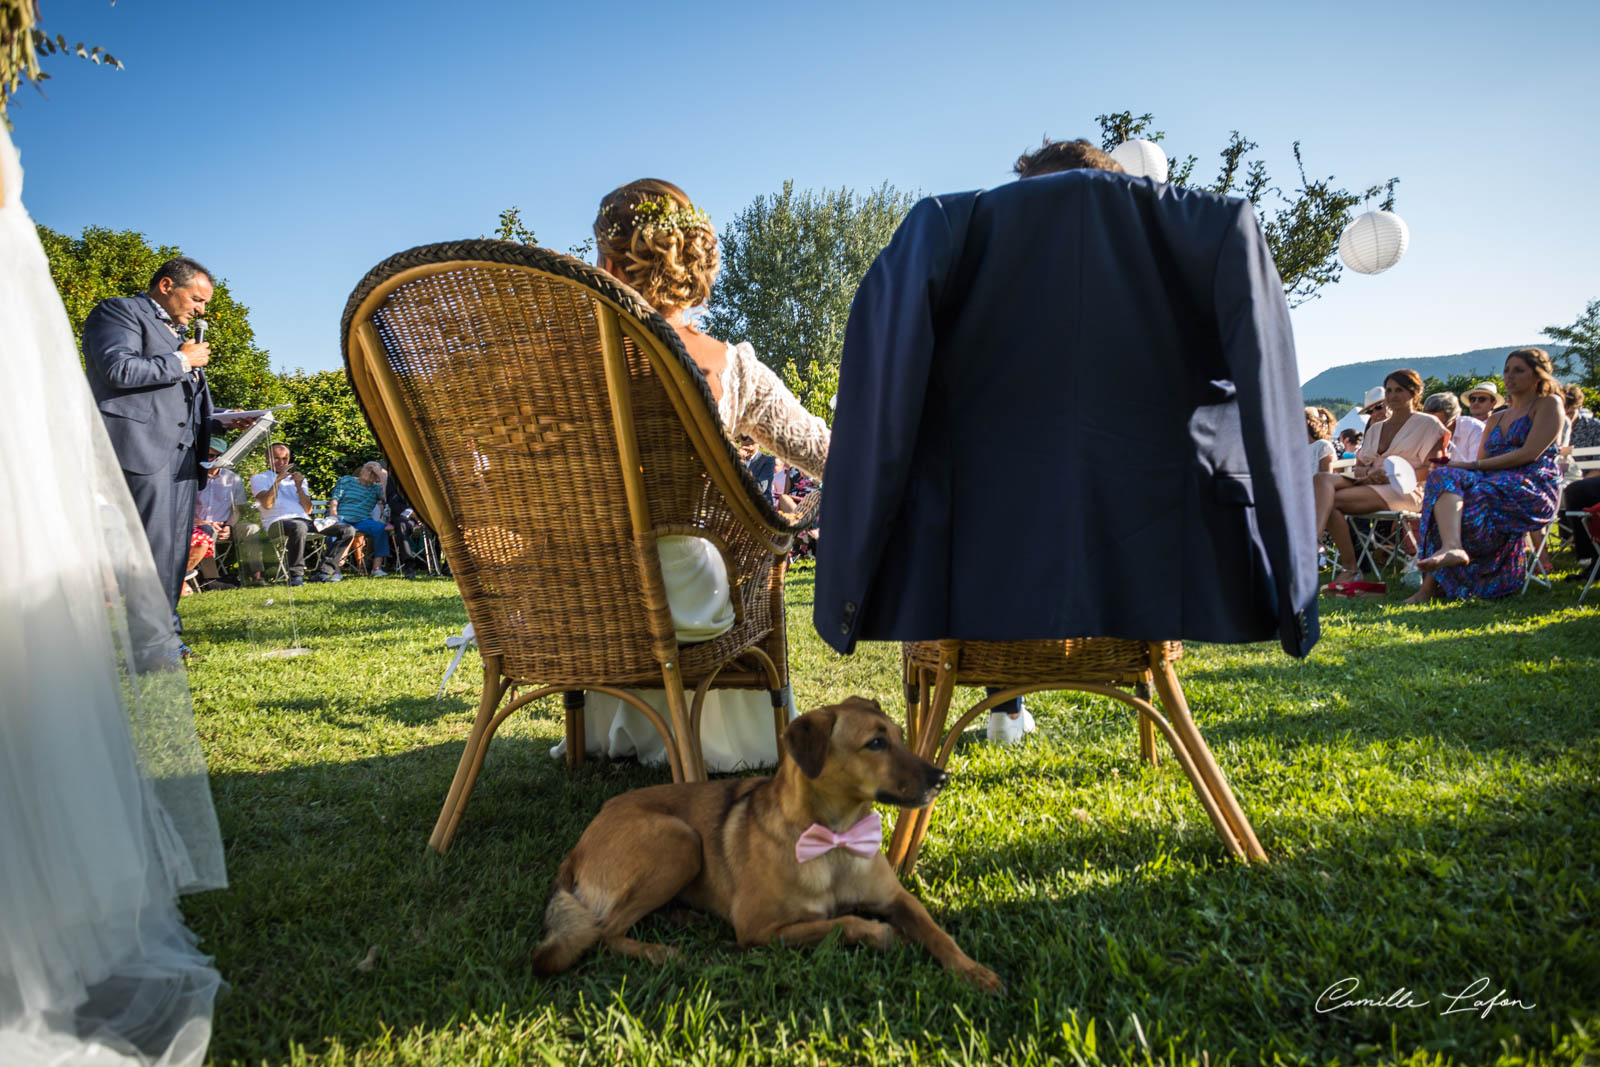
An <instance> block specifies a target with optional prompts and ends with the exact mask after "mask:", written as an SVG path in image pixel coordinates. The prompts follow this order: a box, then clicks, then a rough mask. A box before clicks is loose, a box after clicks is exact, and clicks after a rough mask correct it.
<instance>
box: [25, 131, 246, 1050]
mask: <svg viewBox="0 0 1600 1067" xmlns="http://www.w3.org/2000/svg"><path fill="white" fill-rule="evenodd" d="M21 192H22V170H21V166H20V164H19V162H18V159H17V155H16V151H15V149H14V148H13V147H12V145H11V139H10V137H9V136H8V135H7V133H6V131H5V129H4V127H3V125H0V366H4V367H5V374H6V385H5V388H4V389H3V390H0V546H3V548H0V604H3V605H4V610H0V1064H4V1065H6V1067H13V1065H31V1064H51V1065H78V1064H82V1065H98V1064H154V1065H160V1067H169V1065H178V1064H199V1063H201V1062H202V1061H203V1060H204V1058H205V1053H206V1046H207V1043H208V1042H209V1040H210V1035H211V1012H212V1001H213V999H214V998H215V996H216V994H217V991H218V989H219V987H220V985H221V979H220V977H219V976H218V974H217V972H216V970H215V969H214V968H213V967H212V966H211V963H210V960H209V958H208V957H206V956H204V955H202V954H201V953H200V952H199V951H198V950H197V949H196V947H195V944H196V939H195V937H194V935H193V934H191V933H190V932H189V930H188V929H187V928H186V927H185V926H184V923H183V916H182V915H181V914H180V912H179V911H178V905H177V895H178V894H179V893H183V892H190V891H194V890H200V889H211V888H218V887H221V886H224V885H225V884H226V882H227V878H226V875H225V873H224V868H223V857H222V841H221V837H220V835H219V834H218V831H217V821H216V814H215V812H214V811H213V809H212V806H211V791H210V783H209V781H208V780H207V777H206V765H205V759H204V757H203V755H202V754H201V751H200V745H199V741H198V739H197V738H196V737H195V732H194V721H193V710H192V708H191V706H190V701H189V688H188V680H187V678H186V677H185V675H184V672H183V670H182V667H181V664H180V663H178V662H177V661H176V659H175V656H174V654H173V649H172V646H171V636H170V630H171V625H170V617H171V609H170V607H169V606H168V604H167V600H166V596H165V594H164V593H163V591H162V590H161V588H160V585H159V583H158V580H157V578H156V572H155V564H154V563H153V561H152V560H151V557H150V549H149V546H148V544H147V542H146V541H145V537H144V530H143V528H142V527H141V525H140V523H139V518H138V513H137V512H136V511H135V510H134V506H133V501H132V498H131V497H130V496H129V495H128V491H127V487H126V485H125V484H124V482H123V479H122V472H121V469H120V468H119V466H118V464H117V461H116V457H115V455H114V453H113V452H112V449H111V443H110V440H109V439H108V438H107V437H106V433H105V428H104V426H103V425H102V424H101V421H100V415H99V412H98V411H97V409H96V408H95V405H94V403H93V401H92V399H91V398H90V395H89V390H88V386H87V383H86V382H85V379H84V376H83V370H82V368H81V366H80V365H79V362H78V352H77V347H76V345H75V344H74V343H73V338H72V333H71V330H70V328H69V326H68V324H67V317H66V313H65V311H64V310H63V308H62V305H61V300H60V298H59V296H58V295H57V294H56V290H55V287H54V285H53V284H52V283H51V280H50V274H49V268H48V265H47V262H46V260H45V255H44V250H43V249H42V248H41V246H40V244H39V239H38V236H37V233H36V232H35V230H34V227H33V223H32V221H31V220H30V219H29V218H28V215H27V212H26V211H24V210H23V207H22V201H21Z"/></svg>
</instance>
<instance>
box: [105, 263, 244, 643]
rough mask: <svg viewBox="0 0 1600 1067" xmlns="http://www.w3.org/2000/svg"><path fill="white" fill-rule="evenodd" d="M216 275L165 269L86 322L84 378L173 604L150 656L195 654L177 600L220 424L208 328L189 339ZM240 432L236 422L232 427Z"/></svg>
mask: <svg viewBox="0 0 1600 1067" xmlns="http://www.w3.org/2000/svg"><path fill="white" fill-rule="evenodd" d="M211 295H212V279H211V272H210V271H208V270H206V269H205V268H204V267H202V266H201V265H200V264H198V263H196V262H195V261H194V260H192V259H186V258H183V257H179V258H177V259H170V260H168V261H167V262H165V263H163V264H162V265H161V266H160V267H159V268H158V269H157V270H156V273H155V276H154V277H152V278H151V279H150V287H149V289H147V290H146V291H145V292H144V293H142V294H140V295H139V296H117V297H111V298H109V299H107V300H102V301H100V303H98V304H96V305H95V307H94V310H93V311H91V312H89V317H88V318H87V319H85V320H84V324H83V362H84V372H85V373H86V374H87V375H88V378H89V390H90V392H92V393H93V394H94V398H95V401H96V403H97V404H98V406H99V408H100V415H101V418H102V419H104V421H105V425H106V433H107V434H108V435H109V436H110V438H111V444H112V446H113V448H115V449H116V453H117V462H118V463H119V464H121V466H122V474H123V477H124V479H126V481H127V483H128V491H129V492H130V493H131V494H132V495H133V502H134V506H135V507H136V508H137V509H138V511H139V518H140V519H141V520H142V521H143V523H144V532H145V536H146V537H147V538H148V539H149V541H150V552H151V555H152V556H153V557H154V559H155V565H156V574H157V576H158V577H159V578H160V580H161V587H162V588H163V589H164V590H166V592H167V595H168V597H169V599H170V600H171V604H172V634H171V635H170V637H168V635H165V634H163V635H151V636H148V637H146V638H145V640H146V641H147V642H149V643H150V644H152V645H154V646H155V648H154V649H153V650H152V649H145V650H143V651H144V654H149V652H151V651H154V652H156V653H159V654H170V655H174V656H175V654H177V653H181V654H182V655H183V656H184V657H186V658H187V657H189V656H191V655H192V653H191V652H190V651H189V648H188V646H187V645H185V644H183V641H182V638H181V636H179V635H180V634H181V633H182V631H183V622H182V620H180V619H179V618H178V598H179V596H180V595H182V591H183V574H184V563H185V562H186V561H187V559H188V555H189V534H190V531H191V529H192V528H193V525H194V501H195V494H196V493H197V492H198V491H199V487H200V481H201V478H202V477H203V476H204V473H205V472H204V469H203V468H202V467H201V466H200V464H201V461H202V460H203V459H204V457H205V455H206V449H205V448H203V447H197V444H203V443H208V442H209V441H210V440H211V435H212V434H213V433H215V432H218V431H220V430H221V429H222V428H223V421H222V420H218V419H214V418H213V417H212V410H211V392H210V390H209V389H208V388H207V387H206V376H205V370H204V368H205V366H206V364H207V363H209V362H211V346H210V345H209V344H207V343H206V342H205V339H204V326H205V320H204V319H201V320H200V321H199V322H198V323H197V324H196V325H197V327H198V329H197V330H196V335H195V337H194V338H193V339H192V340H191V339H188V337H187V333H188V331H187V329H186V327H188V325H189V323H190V321H191V320H192V319H194V318H195V316H197V315H199V314H200V313H201V312H203V311H205V308H206V304H207V303H208V302H209V301H210V300H211ZM230 421H231V422H232V424H233V425H234V426H236V427H237V426H239V425H242V424H245V423H240V422H239V421H237V420H230Z"/></svg>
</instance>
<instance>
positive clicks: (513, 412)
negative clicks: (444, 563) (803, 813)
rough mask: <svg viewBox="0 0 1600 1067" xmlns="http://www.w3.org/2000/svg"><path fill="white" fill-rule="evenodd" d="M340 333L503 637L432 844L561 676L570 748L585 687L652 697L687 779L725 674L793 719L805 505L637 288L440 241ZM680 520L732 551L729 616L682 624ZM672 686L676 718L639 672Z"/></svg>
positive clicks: (399, 453)
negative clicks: (736, 436) (669, 555)
mask: <svg viewBox="0 0 1600 1067" xmlns="http://www.w3.org/2000/svg"><path fill="white" fill-rule="evenodd" d="M341 336H342V338H343V344H344V355H345V365H346V368H347V370H348V372H349V375H350V382H351V385H352V387H353V388H354V389H355V393H356V396H357V398H358V399H359V400H360V402H361V406H362V409H363V410H364V411H365V412H366V416H367V419H368V421H369V422H370V423H371V425H372V430H373V433H374V434H375V436H376V437H377V439H378V442H379V444H380V445H381V446H382V448H383V451H384V453H385V455H387V456H388V457H389V460H390V464H391V467H392V469H393V472H394V476H395V477H398V478H399V479H400V484H401V485H402V486H403V487H404V489H405V491H406V493H407V495H408V496H409V497H410V499H411V501H412V504H413V506H414V507H415V508H416V510H417V512H418V513H419V514H420V515H421V516H422V519H423V521H424V522H426V523H427V525H428V527H429V528H430V529H432V530H434V531H436V532H437V533H438V536H439V538H440V540H441V542H442V543H443V545H444V551H445V554H446V555H447V556H448V558H449V560H450V566H451V571H452V573H453V575H454V576H455V579H456V583H457V585H458V586H459V587H460V589H461V596H462V599H463V600H464V601H465V602H466V607H467V616H468V617H469V618H470V619H471V621H472V625H473V628H474V630H475V631H476V634H477V640H478V644H479V648H480V650H481V652H482V655H483V698H482V700H481V702H480V704H479V707H478V714H477V719H476V721H475V722H474V723H473V726H472V732H471V735H470V736H469V738H468V740H467V746H466V750H465V751H464V752H463V753H462V756H461V762H460V765H459V767H458V768H457V770H456V775H455V780H454V781H453V782H452V783H451V785H450V791H449V794H448V796H447V797H446V799H445V803H444V808H443V810H442V811H441V812H440V813H439V820H438V824H437V825H436V826H435V827H434V831H433V836H432V838H431V840H430V841H429V845H430V847H432V848H434V849H436V850H438V851H440V852H443V851H444V850H445V849H446V848H448V847H449V844H450V841H451V839H452V838H453V837H454V836H455V831H456V827H457V825H458V824H459V822H460V820H461V813H462V810H463V809H464V807H465V806H466V802H467V798H468V796H469V795H470V794H471V792H472V788H473V785H474V783H475V782H476V779H477V776H478V771H479V769H480V768H481V767H482V765H483V758H484V750H485V748H486V746H487V745H488V742H489V739H490V738H491V737H492V736H493V734H494V732H495V730H496V728H497V727H498V726H499V725H500V723H502V722H503V721H505V719H506V717H507V716H509V715H510V714H511V713H512V712H514V711H516V710H517V709H518V708H520V707H522V706H523V705H525V704H527V703H529V702H530V701H533V700H537V699H539V698H541V697H543V696H546V695H548V694H551V693H555V692H561V693H563V694H565V704H566V727H567V760H568V762H569V764H571V765H577V764H578V763H581V762H582V760H583V753H584V737H583V713H582V712H583V692H584V691H585V690H589V691H595V692H603V693H609V694H611V695H613V696H616V697H618V698H620V699H622V700H624V701H626V702H627V703H628V704H630V705H631V706H632V707H634V708H636V709H637V710H638V711H639V712H640V713H641V714H643V715H645V716H646V717H647V718H648V719H649V720H650V722H651V723H653V724H654V726H655V728H656V729H657V730H658V731H659V732H660V733H661V735H662V737H663V739H664V740H665V741H666V744H667V754H668V758H669V760H670V763H671V767H672V776H673V778H674V779H675V780H678V781H694V780H699V779H703V778H704V777H705V776H706V771H705V763H704V760H703V758H702V756H701V752H700V744H699V721H700V713H701V709H702V707H703V704H704V701H705V697H706V694H707V692H709V691H710V690H711V689H712V688H718V689H747V690H749V689H755V690H768V691H770V692H771V694H772V703H773V726H774V729H775V730H777V731H779V733H780V737H781V730H782V727H783V710H782V709H783V708H784V707H786V706H787V699H786V698H787V694H786V692H785V690H786V687H787V686H788V664H787V658H788V657H787V647H786V644H785V635H784V607H783V575H784V561H785V558H786V555H787V553H788V551H789V547H790V543H791V540H792V535H793V534H794V532H795V531H796V529H798V528H801V526H803V523H802V524H798V525H797V524H791V523H789V522H786V521H785V520H784V519H782V518H781V517H780V516H779V515H778V513H777V512H776V511H775V510H774V509H773V508H772V506H771V504H770V503H769V502H768V501H767V500H766V499H765V497H764V496H763V495H762V494H761V492H760V491H759V489H758V488H757V487H756V485H755V483H754V481H753V480H752V479H751V478H750V475H749V473H748V472H747V471H746V470H745V469H744V465H743V464H742V463H741V462H740V461H739V457H738V455H737V453H736V452H735V451H734V449H733V445H732V444H731V443H730V442H729V441H728V439H727V437H726V436H725V435H724V433H723V429H722V426H721V425H720V423H719V421H718V419H717V414H716V407H715V405H714V404H713V402H712V399H711V393H710V391H709V389H708V387H707V385H706V381H705V378H704V377H703V376H702V375H701V373H700V371H699V368H697V367H696V366H695V364H694V362H693V361H692V360H691V359H690V358H689V357H688V355H687V353H685V351H684V349H683V346H682V344H681V342H680V341H679V339H678V336H677V334H676V333H675V332H674V331H673V329H672V327H670V326H669V325H667V323H666V321H665V320H663V319H662V318H661V316H660V315H658V314H656V312H655V311H654V310H653V309H652V308H651V307H650V306H649V305H648V304H647V303H645V301H644V300H643V299H642V298H640V297H639V295H638V294H637V293H635V292H634V291H633V290H632V289H630V288H628V287H627V286H626V285H624V284H622V283H621V282H619V281H617V280H616V279H615V278H613V277H611V276H610V275H608V274H605V273H603V272H601V271H599V270H597V269H595V268H593V267H590V266H587V265H585V264H583V263H580V262H578V261H577V260H575V259H572V258H570V257H568V256H563V255H558V254H556V253H553V252H549V251H546V250H544V249H539V248H531V247H528V246H524V245H518V244H511V243H508V242H503V241H460V242H452V243H448V244H438V245H427V246H423V247H420V248H414V249H411V250H410V251H408V252H402V253H400V254H399V255H396V256H392V257H390V258H389V259H387V260H385V261H384V262H382V263H380V264H379V265H378V266H377V267H375V268H373V270H372V271H371V272H370V273H369V274H368V275H367V276H366V277H365V278H364V279H362V281H361V284H360V285H358V286H357V287H356V290H355V292H354V293H352V294H351V296H350V300H349V303H348V304H347V305H346V307H345V313H344V323H343V330H342V334H341ZM667 535H689V536H697V537H703V538H706V539H707V540H709V541H710V542H711V543H712V544H714V545H715V546H716V548H717V549H718V550H719V551H720V552H721V553H722V556H723V558H724V561H725V563H726V564H727V570H728V575H729V579H730V585H731V586H732V590H731V592H732V599H733V607H734V613H735V623H734V626H733V629H731V630H730V631H728V632H727V633H725V634H723V635H721V636H719V637H717V638H715V639H713V640H710V641H706V642H703V643H700V644H695V645H686V646H683V647H680V646H679V644H678V642H677V639H676V637H675V635H674V632H673V623H672V617H671V614H670V612H669V610H668V605H667V599H666V593H665V588H664V586H663V582H662V575H661V567H660V562H659V559H658V556H657V553H656V541H657V539H658V538H660V537H663V536H667ZM524 687H531V688H528V689H525V690H524ZM656 687H661V688H664V689H665V690H666V694H667V704H668V716H667V720H666V721H663V719H662V717H661V716H660V715H658V714H657V713H656V712H655V711H654V710H653V709H652V708H651V707H650V706H649V705H648V704H647V703H645V702H644V701H642V700H640V699H639V698H638V697H637V696H635V695H634V694H632V693H630V692H629V691H628V690H629V689H630V688H656ZM519 690H524V691H522V692H521V693H520V695H519ZM508 691H509V692H510V694H511V699H510V700H509V702H507V703H506V704H505V706H504V707H501V706H500V704H501V700H502V698H503V697H505V696H506V694H507V692H508ZM690 693H692V694H693V697H692V701H691V699H690V698H689V697H688V695H687V694H690Z"/></svg>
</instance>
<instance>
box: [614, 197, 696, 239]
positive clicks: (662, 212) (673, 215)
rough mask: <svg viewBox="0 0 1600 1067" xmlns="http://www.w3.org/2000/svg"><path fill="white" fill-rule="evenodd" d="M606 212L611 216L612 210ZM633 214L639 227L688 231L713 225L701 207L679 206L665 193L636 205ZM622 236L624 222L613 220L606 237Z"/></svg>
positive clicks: (691, 205) (636, 226)
mask: <svg viewBox="0 0 1600 1067" xmlns="http://www.w3.org/2000/svg"><path fill="white" fill-rule="evenodd" d="M606 214H607V215H608V216H609V215H610V214H611V212H610V211H607V212H606ZM633 214H634V217H635V219H637V220H638V221H637V222H636V224H635V228H637V229H641V230H643V229H650V228H655V229H662V230H678V231H688V230H697V229H699V228H700V227H702V226H709V225H711V216H710V215H708V214H706V212H705V211H703V210H702V209H700V208H697V207H695V206H694V205H693V204H690V205H689V206H688V207H677V206H675V205H674V204H673V202H672V198H671V197H669V196H666V195H665V194H663V195H662V196H659V197H657V198H656V199H654V200H645V201H643V202H641V203H639V204H636V205H634V208H633ZM621 236H622V223H620V222H613V223H612V224H611V226H610V228H609V229H607V230H606V238H607V239H608V240H615V239H616V238H618V237H621Z"/></svg>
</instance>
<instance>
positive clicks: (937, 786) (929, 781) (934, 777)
mask: <svg viewBox="0 0 1600 1067" xmlns="http://www.w3.org/2000/svg"><path fill="white" fill-rule="evenodd" d="M949 781H950V775H948V774H946V773H945V772H944V771H941V770H940V769H939V768H937V767H935V766H934V765H933V764H931V763H927V764H924V765H923V770H922V783H921V784H922V788H921V790H920V791H916V795H915V796H897V795H896V794H894V793H891V792H889V791H888V790H887V789H880V790H878V796H877V800H878V803H880V804H893V805H894V806H895V807H898V808H925V807H927V806H928V805H929V804H932V803H933V798H934V797H936V796H938V795H939V790H941V789H943V788H944V787H945V784H946V783H947V782H949ZM906 792H907V793H911V792H913V790H907V791H906Z"/></svg>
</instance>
